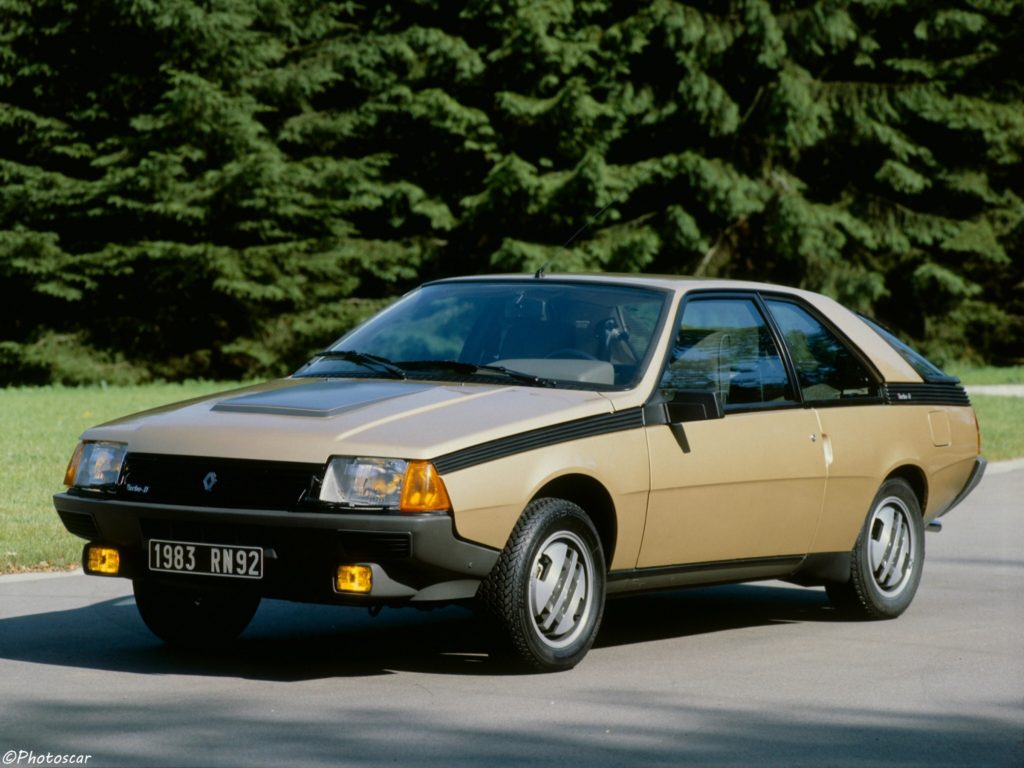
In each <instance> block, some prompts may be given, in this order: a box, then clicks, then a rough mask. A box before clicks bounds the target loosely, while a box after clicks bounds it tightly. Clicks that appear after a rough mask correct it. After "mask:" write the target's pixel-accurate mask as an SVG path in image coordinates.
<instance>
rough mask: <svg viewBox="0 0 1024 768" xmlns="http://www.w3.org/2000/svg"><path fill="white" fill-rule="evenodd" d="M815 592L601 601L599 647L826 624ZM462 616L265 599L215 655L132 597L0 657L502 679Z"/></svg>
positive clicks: (246, 673) (763, 589) (13, 632)
mask: <svg viewBox="0 0 1024 768" xmlns="http://www.w3.org/2000/svg"><path fill="white" fill-rule="evenodd" d="M835 620H836V614H835V612H834V611H833V610H832V609H831V608H830V607H829V604H828V600H827V598H826V597H825V595H824V592H822V591H821V590H807V589H801V588H798V587H792V588H787V587H783V586H766V585H736V586H726V587H716V588H701V589H692V590H687V591H682V592H671V593H660V594H655V595H643V596H636V597H630V598H621V599H616V600H610V601H609V602H608V603H607V605H606V609H605V617H604V622H603V624H602V628H601V632H600V634H599V635H598V638H597V643H596V646H595V647H597V648H601V647H609V646H617V645H628V644H641V643H644V642H649V641H654V640H664V639H670V638H685V637H688V636H694V635H702V634H707V633H711V632H723V631H729V630H732V629H738V628H743V627H752V626H769V625H772V624H790V623H794V622H821V621H835ZM488 646H489V643H488V637H487V635H486V631H485V628H484V626H483V624H482V622H480V621H478V620H477V618H476V616H475V615H474V614H473V613H472V612H471V611H470V610H468V609H466V608H462V607H459V606H450V607H446V608H440V609H436V610H433V611H417V610H415V609H385V611H384V612H383V613H382V614H381V615H380V616H378V617H376V618H374V617H371V616H370V615H369V614H368V613H367V612H366V611H365V610H363V609H359V608H341V607H334V606H320V605H301V604H294V603H286V602H281V601H276V600H266V601H264V602H263V604H262V605H261V606H260V609H259V611H258V612H257V614H256V617H255V619H254V620H253V623H252V624H251V625H250V626H249V628H248V629H247V630H246V631H245V633H243V635H242V637H241V638H240V639H239V640H238V641H237V642H236V643H234V644H233V645H232V646H230V647H229V648H227V649H224V650H220V651H202V652H199V651H187V650H181V649H175V648H171V647H169V646H166V645H164V644H163V643H162V642H160V641H159V640H157V639H156V638H155V637H153V636H152V635H151V634H150V633H149V631H148V630H147V629H146V627H145V626H144V625H143V624H142V621H141V619H139V617H138V614H137V611H136V609H135V603H134V600H133V599H132V598H131V597H122V598H117V599H113V600H107V601H103V602H99V603H95V604H93V605H88V606H84V607H82V608H76V609H72V610H66V611H54V612H51V613H37V614H32V615H27V616H19V617H14V618H8V619H0V657H2V658H8V659H13V660H19V661H28V662H33V663H37V664H49V665H58V666H68V667H82V668H89V669H101V670H112V671H121V672H135V673H148V674H192V675H197V674H198V675H210V676H223V677H241V678H248V679H258V680H276V681H296V680H311V679H320V678H331V677H345V676H351V677H357V676H367V675H382V674H390V673H391V672H393V671H398V670H407V671H420V672H431V673H438V674H470V675H472V674H487V675H494V674H503V673H505V672H507V670H506V669H504V668H503V666H502V665H501V664H500V663H498V662H496V661H492V660H491V659H490V658H489V656H488Z"/></svg>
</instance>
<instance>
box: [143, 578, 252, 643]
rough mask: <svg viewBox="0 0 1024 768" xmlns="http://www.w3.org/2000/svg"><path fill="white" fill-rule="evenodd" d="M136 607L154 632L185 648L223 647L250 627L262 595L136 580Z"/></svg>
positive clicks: (161, 637)
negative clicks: (209, 590) (205, 589)
mask: <svg viewBox="0 0 1024 768" xmlns="http://www.w3.org/2000/svg"><path fill="white" fill-rule="evenodd" d="M132 586H133V588H134V591H135V605H136V607H137V608H138V609H139V615H140V616H141V617H142V621H143V622H145V624H146V626H147V627H149V630H150V632H152V633H153V634H154V635H156V636H157V637H159V638H160V639H161V640H163V641H164V642H165V643H169V644H171V645H178V646H182V647H185V648H197V649H198V648H211V647H214V648H215V647H223V646H225V645H227V644H229V643H230V642H231V641H232V640H234V639H235V638H237V637H238V636H239V635H240V634H242V631H243V630H244V629H245V628H246V627H247V626H249V622H250V621H252V617H253V616H254V615H255V613H256V609H257V608H258V607H259V604H260V598H259V595H252V594H246V593H233V592H208V591H204V590H199V589H190V588H187V587H177V586H168V585H166V584H161V583H160V582H157V581H153V580H150V579H135V580H134V581H133V582H132Z"/></svg>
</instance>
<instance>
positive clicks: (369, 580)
mask: <svg viewBox="0 0 1024 768" xmlns="http://www.w3.org/2000/svg"><path fill="white" fill-rule="evenodd" d="M334 586H335V588H336V589H337V590H338V591H339V592H359V593H361V594H366V593H368V592H369V591H370V590H372V589H373V569H372V568H370V566H368V565H339V566H338V573H337V575H336V576H335V577H334Z"/></svg>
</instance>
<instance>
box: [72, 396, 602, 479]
mask: <svg viewBox="0 0 1024 768" xmlns="http://www.w3.org/2000/svg"><path fill="white" fill-rule="evenodd" d="M613 410H614V407H613V405H612V403H611V401H610V400H609V399H608V398H606V397H604V396H602V395H601V394H600V393H597V392H587V391H578V390H561V389H542V388H537V387H527V386H496V385H479V384H438V383H434V382H424V381H377V380H358V379H329V380H325V379H283V380H279V381H274V382H269V383H267V384H263V385H260V386H257V387H249V388H245V389H241V390H234V391H232V392H226V393H223V394H220V395H215V396H213V397H209V398H203V399H200V400H193V401H188V402H184V403H178V404H174V405H170V406H165V407H163V408H158V409H155V410H151V411H145V412H143V413H138V414H135V415H132V416H128V417H125V418H122V419H118V420H117V421H112V422H109V423H107V424H103V425H101V426H99V427H94V428H93V429H90V430H88V431H87V432H86V433H85V434H84V435H83V438H84V439H88V440H113V441H118V442H125V443H127V444H128V450H129V451H131V452H137V453H165V454H179V455H191V456H221V457H228V458H240V459H257V460H265V461H297V462H315V463H322V462H325V461H326V460H327V458H328V457H330V456H335V455H350V456H394V457H397V458H408V459H417V458H423V459H431V458H435V457H438V456H441V455H444V454H447V453H450V452H452V451H457V450H460V449H463V448H467V447H470V446H473V445H478V444H480V443H483V442H487V441H490V440H497V439H501V438H503V437H507V436H509V435H513V434H517V433H519V432H522V431H526V430H531V429H537V428H540V427H544V426H548V425H552V424H560V423H563V422H566V421H572V420H574V419H580V418H584V417H587V416H595V415H599V414H603V413H611V412H612V411H613Z"/></svg>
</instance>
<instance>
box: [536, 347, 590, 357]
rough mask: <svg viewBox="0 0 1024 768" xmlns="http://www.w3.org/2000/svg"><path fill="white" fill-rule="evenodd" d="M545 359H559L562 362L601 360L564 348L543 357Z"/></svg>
mask: <svg viewBox="0 0 1024 768" xmlns="http://www.w3.org/2000/svg"><path fill="white" fill-rule="evenodd" d="M544 357H545V359H547V358H553V357H556V358H561V359H562V360H600V359H601V358H599V357H595V356H594V355H591V354H590V353H589V352H584V351H583V350H582V349H573V348H572V347H565V348H563V349H556V350H555V351H554V352H548V353H547V354H546V355H544Z"/></svg>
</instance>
